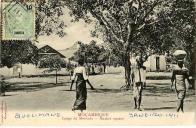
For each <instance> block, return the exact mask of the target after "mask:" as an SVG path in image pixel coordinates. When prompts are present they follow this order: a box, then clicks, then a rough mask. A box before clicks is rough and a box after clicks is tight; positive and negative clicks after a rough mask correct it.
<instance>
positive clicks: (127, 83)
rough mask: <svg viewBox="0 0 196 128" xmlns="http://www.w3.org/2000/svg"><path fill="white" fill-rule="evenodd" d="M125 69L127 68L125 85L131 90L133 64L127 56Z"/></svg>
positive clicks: (125, 57) (127, 55)
mask: <svg viewBox="0 0 196 128" xmlns="http://www.w3.org/2000/svg"><path fill="white" fill-rule="evenodd" d="M124 68H125V83H126V88H130V85H131V77H130V76H131V62H130V55H129V54H126V55H125V56H124Z"/></svg>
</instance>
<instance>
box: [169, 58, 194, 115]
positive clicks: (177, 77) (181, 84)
mask: <svg viewBox="0 0 196 128" xmlns="http://www.w3.org/2000/svg"><path fill="white" fill-rule="evenodd" d="M185 79H187V80H188V82H189V84H191V81H190V79H189V75H188V69H187V68H185V67H184V66H183V60H178V64H177V67H174V69H173V72H172V79H171V82H172V86H173V84H174V85H175V90H176V93H177V98H178V104H177V112H179V111H180V110H181V111H182V112H184V99H185V95H186V90H187V88H186V84H185ZM174 81H175V83H174Z"/></svg>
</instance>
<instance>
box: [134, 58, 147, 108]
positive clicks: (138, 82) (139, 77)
mask: <svg viewBox="0 0 196 128" xmlns="http://www.w3.org/2000/svg"><path fill="white" fill-rule="evenodd" d="M132 70H133V71H132V78H133V97H134V103H135V109H138V110H139V111H142V109H141V101H142V90H143V86H144V83H145V82H146V70H145V67H144V66H143V60H142V57H141V56H137V57H136V66H134V67H133V69H132Z"/></svg>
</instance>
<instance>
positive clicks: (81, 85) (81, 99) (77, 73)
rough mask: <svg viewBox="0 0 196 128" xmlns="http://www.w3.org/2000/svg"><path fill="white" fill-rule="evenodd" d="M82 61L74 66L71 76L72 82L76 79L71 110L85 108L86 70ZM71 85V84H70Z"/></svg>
mask: <svg viewBox="0 0 196 128" xmlns="http://www.w3.org/2000/svg"><path fill="white" fill-rule="evenodd" d="M83 65H84V61H83V60H79V61H78V67H76V68H75V70H74V73H73V76H72V84H73V83H74V82H73V81H74V80H76V100H75V103H74V106H73V108H72V110H73V111H74V110H81V111H83V110H86V99H87V89H86V80H87V76H86V71H85V67H84V66H83ZM71 86H72V85H71Z"/></svg>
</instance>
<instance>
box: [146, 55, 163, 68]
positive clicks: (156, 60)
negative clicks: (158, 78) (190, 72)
mask: <svg viewBox="0 0 196 128" xmlns="http://www.w3.org/2000/svg"><path fill="white" fill-rule="evenodd" d="M144 65H145V66H146V67H147V70H148V71H152V72H154V71H166V70H167V63H166V57H165V55H156V54H154V55H151V56H149V57H148V59H147V61H146V62H145V63H144Z"/></svg>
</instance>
